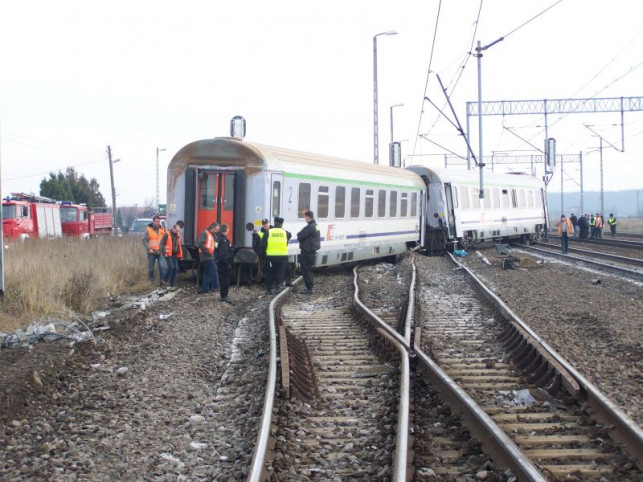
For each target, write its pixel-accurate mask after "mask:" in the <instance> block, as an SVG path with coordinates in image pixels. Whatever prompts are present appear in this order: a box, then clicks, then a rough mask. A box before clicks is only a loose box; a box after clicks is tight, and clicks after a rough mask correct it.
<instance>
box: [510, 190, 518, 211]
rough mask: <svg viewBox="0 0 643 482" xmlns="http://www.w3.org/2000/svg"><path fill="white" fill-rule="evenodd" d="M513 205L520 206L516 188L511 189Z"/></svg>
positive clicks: (513, 206)
mask: <svg viewBox="0 0 643 482" xmlns="http://www.w3.org/2000/svg"><path fill="white" fill-rule="evenodd" d="M511 207H512V208H517V207H518V196H517V195H516V190H515V189H512V190H511Z"/></svg>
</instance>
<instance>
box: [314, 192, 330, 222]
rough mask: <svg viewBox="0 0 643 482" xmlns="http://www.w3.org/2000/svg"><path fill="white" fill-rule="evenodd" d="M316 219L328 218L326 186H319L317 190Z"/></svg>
mask: <svg viewBox="0 0 643 482" xmlns="http://www.w3.org/2000/svg"><path fill="white" fill-rule="evenodd" d="M317 217H318V218H321V219H325V218H327V217H328V186H319V189H318V190H317Z"/></svg>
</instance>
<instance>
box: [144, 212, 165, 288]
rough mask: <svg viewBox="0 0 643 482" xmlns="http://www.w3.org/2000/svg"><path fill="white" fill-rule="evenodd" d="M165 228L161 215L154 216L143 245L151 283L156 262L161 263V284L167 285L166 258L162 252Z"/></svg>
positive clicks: (148, 226) (146, 231)
mask: <svg viewBox="0 0 643 482" xmlns="http://www.w3.org/2000/svg"><path fill="white" fill-rule="evenodd" d="M164 234H165V229H163V226H161V216H158V215H156V216H154V217H153V218H152V222H151V223H150V224H148V225H147V228H146V230H145V235H144V236H143V246H145V249H146V251H147V276H148V277H149V279H150V283H152V284H154V263H156V262H158V265H159V284H161V285H166V284H167V282H166V281H165V259H164V258H163V253H161V238H162V237H163V235H164Z"/></svg>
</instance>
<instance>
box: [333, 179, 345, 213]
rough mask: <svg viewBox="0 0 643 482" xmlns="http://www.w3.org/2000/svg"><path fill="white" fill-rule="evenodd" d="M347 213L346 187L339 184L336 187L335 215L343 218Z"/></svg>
mask: <svg viewBox="0 0 643 482" xmlns="http://www.w3.org/2000/svg"><path fill="white" fill-rule="evenodd" d="M345 214H346V188H345V187H344V186H337V187H336V188H335V217H336V218H337V219H341V218H343V217H344V216H345Z"/></svg>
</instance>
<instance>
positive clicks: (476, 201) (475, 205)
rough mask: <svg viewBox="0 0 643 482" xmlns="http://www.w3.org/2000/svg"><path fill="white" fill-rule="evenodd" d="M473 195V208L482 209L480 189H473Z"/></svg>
mask: <svg viewBox="0 0 643 482" xmlns="http://www.w3.org/2000/svg"><path fill="white" fill-rule="evenodd" d="M471 196H472V199H471V208H472V209H480V189H472V190H471Z"/></svg>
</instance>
